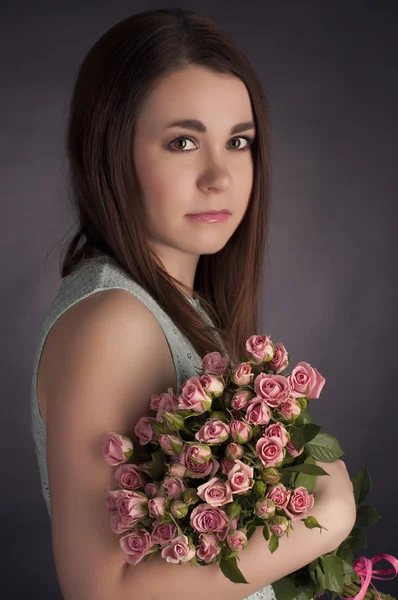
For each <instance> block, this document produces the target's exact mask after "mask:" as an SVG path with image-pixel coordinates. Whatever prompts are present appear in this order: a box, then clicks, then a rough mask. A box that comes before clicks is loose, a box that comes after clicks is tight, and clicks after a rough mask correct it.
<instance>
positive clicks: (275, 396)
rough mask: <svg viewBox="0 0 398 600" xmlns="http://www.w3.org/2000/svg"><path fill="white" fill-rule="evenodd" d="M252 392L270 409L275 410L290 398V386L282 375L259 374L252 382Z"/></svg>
mask: <svg viewBox="0 0 398 600" xmlns="http://www.w3.org/2000/svg"><path fill="white" fill-rule="evenodd" d="M254 391H255V393H256V394H257V396H259V397H260V398H263V400H264V402H266V403H267V404H268V406H270V407H271V408H276V407H277V406H279V405H280V404H282V402H285V401H286V400H287V399H288V398H289V396H290V392H291V389H290V384H289V381H288V379H287V378H286V377H284V376H283V375H268V374H267V373H259V374H258V375H257V377H256V379H255V380H254Z"/></svg>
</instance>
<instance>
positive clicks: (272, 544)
mask: <svg viewBox="0 0 398 600" xmlns="http://www.w3.org/2000/svg"><path fill="white" fill-rule="evenodd" d="M278 546H279V538H278V537H276V535H271V539H270V541H269V544H268V548H269V551H270V552H271V554H273V553H274V552H275V550H277V549H278Z"/></svg>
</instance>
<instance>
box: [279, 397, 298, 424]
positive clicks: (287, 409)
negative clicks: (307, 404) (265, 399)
mask: <svg viewBox="0 0 398 600" xmlns="http://www.w3.org/2000/svg"><path fill="white" fill-rule="evenodd" d="M278 412H279V414H280V415H281V416H282V417H283V418H284V419H286V420H287V421H291V420H294V419H296V418H297V417H298V416H299V414H300V413H301V408H300V406H299V404H298V402H297V400H294V399H293V398H292V399H290V400H286V402H284V403H283V404H281V405H280V406H279V408H278Z"/></svg>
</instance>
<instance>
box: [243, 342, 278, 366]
mask: <svg viewBox="0 0 398 600" xmlns="http://www.w3.org/2000/svg"><path fill="white" fill-rule="evenodd" d="M246 350H247V351H248V352H249V353H250V354H251V355H252V357H253V358H254V361H255V362H256V364H260V363H262V362H267V361H269V360H271V358H272V357H273V355H274V347H273V344H272V341H271V336H270V335H252V336H251V337H249V339H248V340H247V342H246Z"/></svg>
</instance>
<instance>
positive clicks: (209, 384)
mask: <svg viewBox="0 0 398 600" xmlns="http://www.w3.org/2000/svg"><path fill="white" fill-rule="evenodd" d="M198 379H199V381H200V383H201V385H202V388H203V389H204V390H205V392H206V394H208V395H209V396H212V397H213V396H214V397H215V398H217V397H218V396H221V394H222V393H223V391H224V387H225V385H224V384H223V382H222V381H221V379H220V378H219V377H215V376H214V375H201V377H199V378H198Z"/></svg>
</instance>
